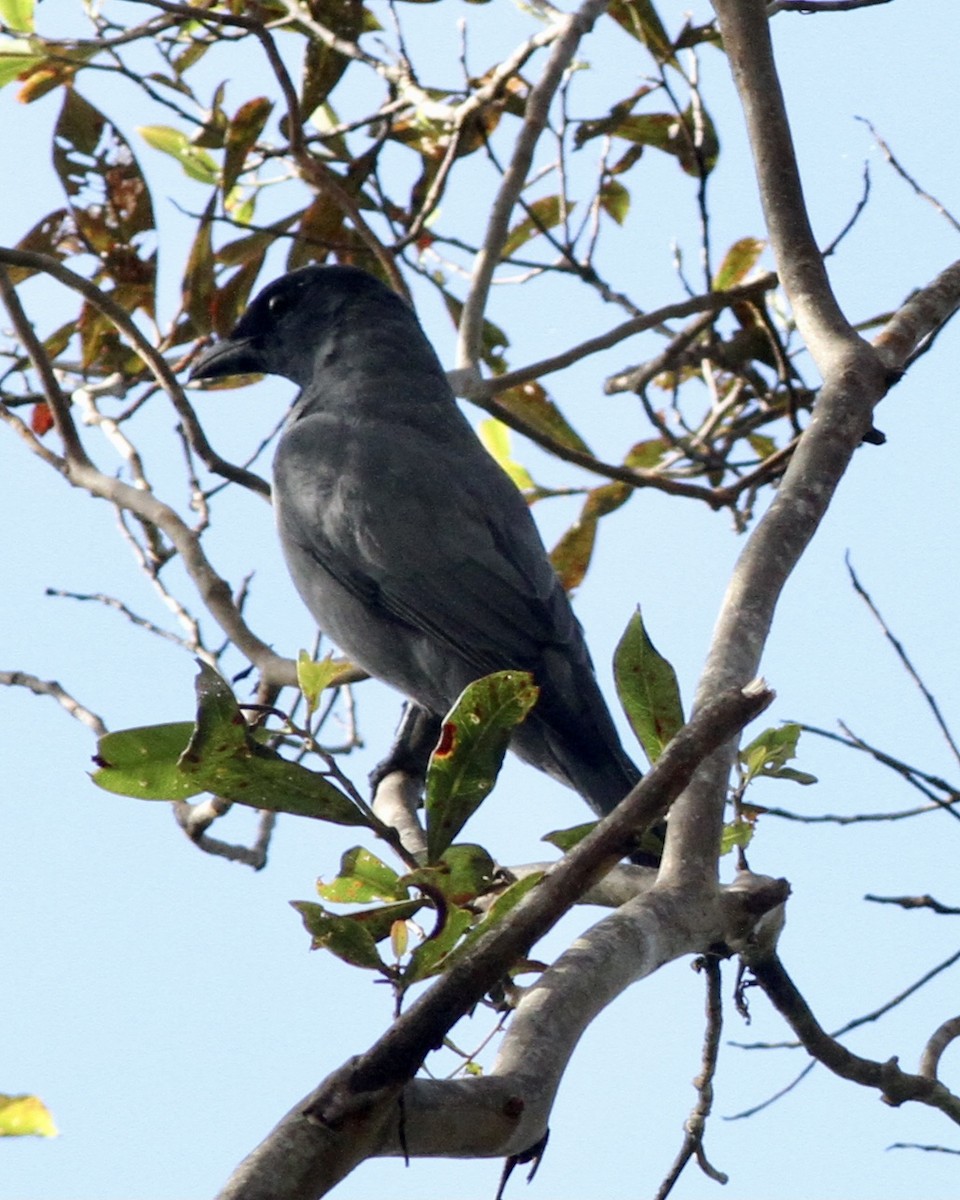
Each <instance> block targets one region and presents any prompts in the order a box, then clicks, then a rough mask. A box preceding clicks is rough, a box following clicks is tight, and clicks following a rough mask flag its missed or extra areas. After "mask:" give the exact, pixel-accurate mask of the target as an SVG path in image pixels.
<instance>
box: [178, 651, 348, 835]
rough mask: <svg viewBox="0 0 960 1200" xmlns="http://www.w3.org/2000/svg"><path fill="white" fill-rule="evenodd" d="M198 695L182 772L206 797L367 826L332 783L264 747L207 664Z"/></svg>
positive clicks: (345, 823)
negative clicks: (211, 795) (211, 794)
mask: <svg viewBox="0 0 960 1200" xmlns="http://www.w3.org/2000/svg"><path fill="white" fill-rule="evenodd" d="M196 689H197V700H198V702H199V707H198V712H197V724H196V729H195V730H194V734H193V737H192V738H191V739H190V744H189V745H188V746H187V748H186V750H185V751H184V752H183V754H182V755H181V756H180V762H179V767H180V770H181V771H182V772H183V773H184V774H185V775H187V776H189V777H190V778H192V779H194V780H195V781H196V782H197V783H198V784H199V785H200V790H201V791H206V792H212V793H213V794H214V795H216V796H223V797H224V799H226V800H233V801H235V802H236V803H238V804H246V805H249V806H250V807H251V808H265V809H268V810H269V811H271V812H288V813H295V814H296V815H298V816H302V817H312V818H314V819H316V820H320V821H331V822H333V823H334V824H335V825H365V824H366V823H367V821H366V818H365V817H364V816H363V814H362V813H361V812H360V810H359V809H358V808H357V807H356V805H354V804H353V802H352V801H351V800H350V799H349V798H348V797H347V796H345V795H344V794H343V792H341V791H340V790H339V788H336V787H334V785H333V784H332V783H331V782H330V781H329V779H327V778H325V777H324V776H323V775H321V774H319V773H318V772H316V771H310V770H308V769H307V768H306V767H304V766H302V765H301V764H300V763H295V762H289V761H288V760H287V759H285V758H281V757H280V755H279V754H277V753H276V752H275V751H273V750H270V749H268V748H267V747H265V746H260V745H258V744H257V743H256V742H255V741H254V739H253V737H252V735H251V733H250V730H249V728H248V726H247V723H246V721H245V720H244V719H243V713H241V711H240V708H239V706H238V705H237V702H236V700H235V699H234V696H233V693H232V692H231V691H230V688H229V686H228V685H227V683H226V681H225V680H224V679H223V678H221V676H220V675H218V674H217V672H216V671H214V670H213V669H212V667H208V666H207V665H206V663H202V664H201V665H200V674H199V675H198V677H197V683H196Z"/></svg>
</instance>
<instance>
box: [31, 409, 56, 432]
mask: <svg viewBox="0 0 960 1200" xmlns="http://www.w3.org/2000/svg"><path fill="white" fill-rule="evenodd" d="M30 428H31V429H32V430H33V432H34V433H35V434H36V435H37V437H43V435H44V434H45V433H49V432H50V430H51V429H52V428H53V413H52V412H51V411H50V405H49V404H47V402H46V400H41V402H40V403H39V404H35V405H34V406H33V411H32V412H31V413H30Z"/></svg>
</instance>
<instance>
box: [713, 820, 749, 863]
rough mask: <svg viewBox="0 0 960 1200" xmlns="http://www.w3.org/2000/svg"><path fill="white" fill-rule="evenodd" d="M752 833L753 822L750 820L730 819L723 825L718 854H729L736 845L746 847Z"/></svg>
mask: <svg viewBox="0 0 960 1200" xmlns="http://www.w3.org/2000/svg"><path fill="white" fill-rule="evenodd" d="M753 834H754V822H752V821H730V822H728V823H727V824H726V825H724V827H723V833H722V834H721V835H720V854H721V856H722V855H724V854H729V853H730V851H731V850H733V849H734V847H736V846H741V847H743V849H746V848H747V846H749V845H750V842H751V841H752V839H753Z"/></svg>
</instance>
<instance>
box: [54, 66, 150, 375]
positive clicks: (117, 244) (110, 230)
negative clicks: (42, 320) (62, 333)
mask: <svg viewBox="0 0 960 1200" xmlns="http://www.w3.org/2000/svg"><path fill="white" fill-rule="evenodd" d="M53 163H54V167H55V169H56V172H57V175H58V176H59V178H60V182H61V183H62V184H63V188H64V191H65V192H66V195H67V203H68V204H69V206H70V212H71V215H72V217H73V221H74V224H75V226H76V233H77V234H79V236H80V238H82V240H83V242H84V243H85V244H86V247H87V249H88V250H89V251H90V252H91V254H93V255H95V256H96V257H97V259H99V261H100V264H101V267H102V271H103V272H104V273H105V274H106V275H107V276H108V277H109V278H110V279H111V280H113V281H114V283H115V284H116V289H115V290H114V291H113V292H112V293H111V296H112V299H114V300H116V301H117V303H119V304H120V305H121V307H123V308H125V309H127V310H128V311H133V310H134V309H137V308H142V309H143V310H144V311H145V312H147V313H148V314H150V315H153V313H154V309H155V288H156V276H157V248H156V232H157V231H156V221H155V219H154V214H153V201H152V200H151V198H150V191H149V189H148V188H147V181H146V179H145V177H144V175H143V172H142V171H141V170H140V167H139V164H138V163H137V160H136V158H135V156H134V154H133V150H132V149H131V147H130V145H129V143H128V142H127V140H126V138H125V137H124V136H123V134H121V132H120V130H119V129H118V128H117V126H116V125H115V124H114V123H113V122H112V121H111V120H110V119H109V118H108V117H106V116H104V114H103V113H101V112H100V111H99V110H98V109H97V108H95V107H94V106H93V105H92V104H91V103H90V102H89V100H85V99H84V98H83V96H81V95H80V94H79V93H78V92H77V91H76V89H75V88H67V89H66V90H65V92H64V97H63V104H62V106H61V108H60V113H59V115H58V117H57V123H56V127H55V129H54V144H53ZM98 282H100V286H101V287H103V286H104V281H103V280H102V279H101V280H99V281H98ZM90 316H91V318H93V325H92V326H83V325H82V326H81V329H82V333H83V341H84V359H85V361H86V362H88V363H92V362H94V361H96V362H97V364H98V366H99V367H102V368H103V371H104V373H106V372H108V371H110V370H112V369H120V367H121V366H122V362H123V359H125V358H126V357H127V356H128V354H129V351H128V350H126V349H125V348H122V347H121V346H120V345H119V339H118V337H117V334H116V331H115V330H114V328H113V325H112V323H110V322H108V321H107V320H106V318H104V317H102V316H99V315H97V316H96V317H94V314H93V313H92V312H91V314H90ZM94 326H95V327H96V329H94ZM111 344H116V347H117V349H116V359H115V360H114V361H113V362H111V361H110V360H109V359H107V358H106V355H105V354H104V347H105V346H109V345H111Z"/></svg>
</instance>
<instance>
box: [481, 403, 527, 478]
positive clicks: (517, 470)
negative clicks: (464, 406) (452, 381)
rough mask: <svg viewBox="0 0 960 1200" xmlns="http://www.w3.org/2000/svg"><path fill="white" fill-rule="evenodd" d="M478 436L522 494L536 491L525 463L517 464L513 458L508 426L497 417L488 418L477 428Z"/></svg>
mask: <svg viewBox="0 0 960 1200" xmlns="http://www.w3.org/2000/svg"><path fill="white" fill-rule="evenodd" d="M477 435H478V436H479V438H480V441H481V442H483V444H484V446H485V447H486V449H487V452H488V453H489V454H491V455H492V456H493V458H494V459H496V461H497V462H498V463H499V464H500V466H501V467H502V468H503V469H504V471H506V473H507V474H508V475H509V476H510V478H511V479H512V480H513V482H514V483H515V484H516V485H517V487H518V488H519V489H520V491H521V492H532V491H534V490H535V489H536V486H537V485H536V484H535V483H534V482H533V479H532V478H531V476H530V472H529V471H528V470H527V468H526V467H525V466H524V465H523V463H520V462H517V460H516V459H515V458H514V457H513V449H512V447H511V445H510V429H509V428H508V426H506V425H504V423H503V422H502V421H498V420H497V418H496V417H487V419H486V420H485V421H481V422H480V424H479V425H478V426H477Z"/></svg>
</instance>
